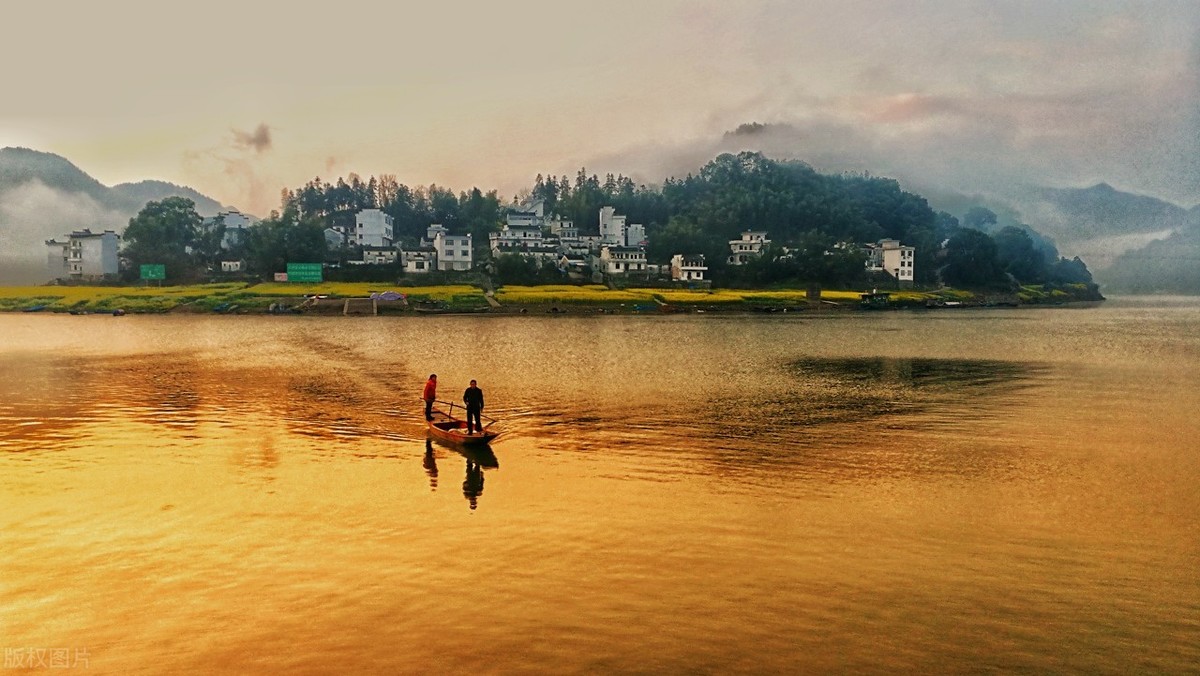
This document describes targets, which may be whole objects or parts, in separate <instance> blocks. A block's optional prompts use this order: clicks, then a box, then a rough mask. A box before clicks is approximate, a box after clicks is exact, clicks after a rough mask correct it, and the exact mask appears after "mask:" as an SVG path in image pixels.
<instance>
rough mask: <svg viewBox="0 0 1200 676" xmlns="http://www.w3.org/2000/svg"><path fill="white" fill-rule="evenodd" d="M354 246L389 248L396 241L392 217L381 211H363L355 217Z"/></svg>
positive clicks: (352, 241)
mask: <svg viewBox="0 0 1200 676" xmlns="http://www.w3.org/2000/svg"><path fill="white" fill-rule="evenodd" d="M350 241H351V243H352V244H357V245H359V246H375V247H387V246H391V245H392V242H394V241H395V237H394V236H393V229H392V217H391V216H389V215H387V214H385V213H383V212H382V211H380V210H379V209H363V210H362V211H360V212H358V213H357V214H355V215H354V236H353V237H352V238H351V240H350Z"/></svg>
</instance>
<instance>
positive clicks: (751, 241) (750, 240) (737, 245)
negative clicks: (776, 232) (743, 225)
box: [729, 230, 771, 265]
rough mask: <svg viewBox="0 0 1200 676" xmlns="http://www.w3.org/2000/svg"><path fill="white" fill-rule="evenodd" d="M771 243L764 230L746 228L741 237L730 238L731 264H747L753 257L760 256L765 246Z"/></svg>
mask: <svg viewBox="0 0 1200 676" xmlns="http://www.w3.org/2000/svg"><path fill="white" fill-rule="evenodd" d="M770 243H771V240H769V239H767V233H766V232H764V231H762V230H746V231H743V232H742V238H741V239H731V240H729V264H730V265H745V264H746V262H747V261H749V260H750V259H751V258H756V257H758V256H759V255H760V254H761V253H762V250H763V247H765V246H767V245H768V244H770Z"/></svg>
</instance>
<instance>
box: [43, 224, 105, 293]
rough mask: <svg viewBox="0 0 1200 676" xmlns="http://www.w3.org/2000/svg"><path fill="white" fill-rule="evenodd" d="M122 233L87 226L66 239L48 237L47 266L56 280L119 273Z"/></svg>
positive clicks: (88, 277)
mask: <svg viewBox="0 0 1200 676" xmlns="http://www.w3.org/2000/svg"><path fill="white" fill-rule="evenodd" d="M120 239H121V236H120V235H118V234H117V233H115V232H113V231H112V230H105V231H104V232H92V231H91V230H89V229H87V228H84V229H83V230H76V231H75V232H72V233H71V234H69V235H67V236H66V241H63V242H59V241H57V240H53V239H50V240H46V247H47V249H48V251H47V254H46V267H47V271H48V272H49V273H50V276H51V277H53V278H55V279H79V280H83V279H86V280H97V279H103V278H104V277H106V276H110V275H116V274H117V272H118V270H119V269H118V263H117V246H118V242H119V241H120Z"/></svg>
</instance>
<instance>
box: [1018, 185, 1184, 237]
mask: <svg viewBox="0 0 1200 676" xmlns="http://www.w3.org/2000/svg"><path fill="white" fill-rule="evenodd" d="M1031 197H1033V199H1034V204H1032V205H1031V206H1033V207H1034V208H1035V209H1037V211H1038V212H1040V214H1039V215H1041V216H1043V220H1045V221H1046V223H1045V225H1046V227H1047V228H1048V229H1051V230H1053V231H1054V232H1055V234H1056V235H1057V236H1059V237H1062V238H1063V239H1072V240H1074V239H1091V238H1095V237H1106V236H1112V235H1132V234H1137V233H1152V232H1162V231H1166V230H1170V231H1172V232H1174V231H1178V230H1180V229H1181V228H1184V227H1185V226H1187V224H1188V211H1187V209H1184V208H1182V207H1179V206H1176V205H1174V204H1171V203H1170V202H1165V201H1163V200H1160V199H1158V198H1155V197H1149V196H1147V195H1136V194H1132V193H1127V192H1122V191H1120V190H1117V189H1115V188H1113V187H1112V186H1110V185H1108V184H1107V183H1099V184H1097V185H1094V186H1092V187H1090V188H1082V189H1075V188H1066V189H1062V188H1041V189H1039V190H1036V191H1035V192H1034V193H1033V194H1032V195H1031ZM1047 207H1048V208H1049V209H1047Z"/></svg>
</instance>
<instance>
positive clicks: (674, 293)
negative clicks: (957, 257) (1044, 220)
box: [0, 282, 1103, 316]
mask: <svg viewBox="0 0 1200 676" xmlns="http://www.w3.org/2000/svg"><path fill="white" fill-rule="evenodd" d="M871 291H872V290H871V289H865V290H862V291H845V290H821V291H820V297H819V299H816V298H810V297H809V292H808V291H807V290H805V289H713V290H699V289H697V290H691V289H668V288H639V287H630V288H623V289H622V288H610V287H606V286H602V285H583V286H571V285H546V286H512V285H506V286H501V287H499V288H497V289H495V290H494V291H485V290H484V289H483V288H481V287H479V286H472V285H467V284H447V285H441V286H392V285H387V284H379V283H370V282H323V283H317V284H297V283H259V284H253V283H245V282H228V283H218V284H197V285H188V286H161V287H160V286H25V287H0V311H2V312H55V313H71V314H112V313H117V314H125V313H129V314H165V313H191V314H312V315H411V316H421V315H426V314H459V313H464V314H465V313H472V314H474V313H478V314H495V315H512V314H546V313H550V314H558V313H562V314H659V313H682V312H812V311H820V310H862V309H917V308H959V307H993V306H999V307H1011V306H1018V305H1063V304H1066V303H1077V302H1091V301H1098V300H1103V298H1102V297H1097V296H1096V295H1095V294H1094V292H1092V291H1090V290H1089V289H1088V287H1087V285H1084V284H1079V285H1066V286H1064V287H1061V288H1054V289H1048V288H1044V287H1042V286H1027V287H1022V288H1021V290H1020V291H1019V292H1017V293H988V292H973V291H964V290H955V289H946V288H943V289H937V290H931V291H925V290H913V289H906V290H886V289H877V290H875V291H878V295H877V298H876V300H877V301H880V302H876V303H873V304H870V305H868V304H866V303H864V301H863V294H864V293H870V292H871ZM389 292H390V293H389ZM883 294H887V296H886V298H882V297H881V296H882V295H883ZM397 296H400V297H397Z"/></svg>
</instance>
